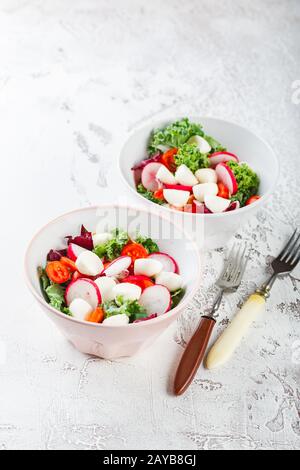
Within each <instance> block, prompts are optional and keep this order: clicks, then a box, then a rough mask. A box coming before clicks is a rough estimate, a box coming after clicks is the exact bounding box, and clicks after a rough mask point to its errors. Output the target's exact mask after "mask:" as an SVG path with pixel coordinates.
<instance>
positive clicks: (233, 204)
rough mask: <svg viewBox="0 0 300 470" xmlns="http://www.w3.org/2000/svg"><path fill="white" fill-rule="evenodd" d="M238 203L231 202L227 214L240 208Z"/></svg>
mask: <svg viewBox="0 0 300 470" xmlns="http://www.w3.org/2000/svg"><path fill="white" fill-rule="evenodd" d="M240 206H241V205H240V201H232V203H231V204H230V206H229V207H228V209H226V211H227V212H229V211H235V210H236V209H239V208H240Z"/></svg>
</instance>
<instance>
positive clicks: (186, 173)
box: [175, 165, 198, 186]
mask: <svg viewBox="0 0 300 470" xmlns="http://www.w3.org/2000/svg"><path fill="white" fill-rule="evenodd" d="M175 179H176V181H177V183H179V184H183V185H185V186H194V184H197V183H198V180H197V178H196V177H195V175H194V174H193V172H192V171H191V170H190V169H189V168H188V167H187V166H186V165H180V166H179V167H178V168H177V170H176V173H175Z"/></svg>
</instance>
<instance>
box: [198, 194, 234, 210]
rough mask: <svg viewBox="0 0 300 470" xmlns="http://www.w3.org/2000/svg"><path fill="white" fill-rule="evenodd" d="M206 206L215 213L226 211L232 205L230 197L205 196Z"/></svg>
mask: <svg viewBox="0 0 300 470" xmlns="http://www.w3.org/2000/svg"><path fill="white" fill-rule="evenodd" d="M204 202H205V205H206V207H207V208H208V209H209V210H210V211H211V212H212V213H213V214H216V213H219V212H225V211H226V210H227V209H228V207H229V206H230V202H231V201H230V199H224V198H223V197H219V196H205V199H204Z"/></svg>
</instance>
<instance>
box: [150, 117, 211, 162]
mask: <svg viewBox="0 0 300 470" xmlns="http://www.w3.org/2000/svg"><path fill="white" fill-rule="evenodd" d="M193 135H199V136H203V135H204V133H203V130H202V126H201V124H194V123H191V122H190V121H189V120H188V118H183V119H181V120H180V121H176V122H174V123H172V124H170V125H169V126H167V127H165V128H163V129H156V130H154V131H153V133H152V136H151V139H150V142H149V146H148V151H149V154H150V155H153V154H154V153H155V152H157V150H159V146H160V145H163V146H167V147H176V148H178V147H180V146H181V145H182V144H184V143H185V142H186V141H187V140H188V139H189V138H190V137H192V136H193Z"/></svg>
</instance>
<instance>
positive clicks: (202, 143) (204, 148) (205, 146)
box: [187, 135, 211, 153]
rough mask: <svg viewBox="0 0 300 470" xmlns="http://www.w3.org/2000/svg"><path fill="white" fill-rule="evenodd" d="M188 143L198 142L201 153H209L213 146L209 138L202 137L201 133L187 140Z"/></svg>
mask: <svg viewBox="0 0 300 470" xmlns="http://www.w3.org/2000/svg"><path fill="white" fill-rule="evenodd" d="M187 143H188V144H196V145H197V147H198V149H199V150H200V152H201V153H208V152H210V151H211V146H210V145H209V143H208V142H207V140H205V139H203V137H200V135H193V136H192V137H190V138H189V140H188V141H187Z"/></svg>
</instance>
